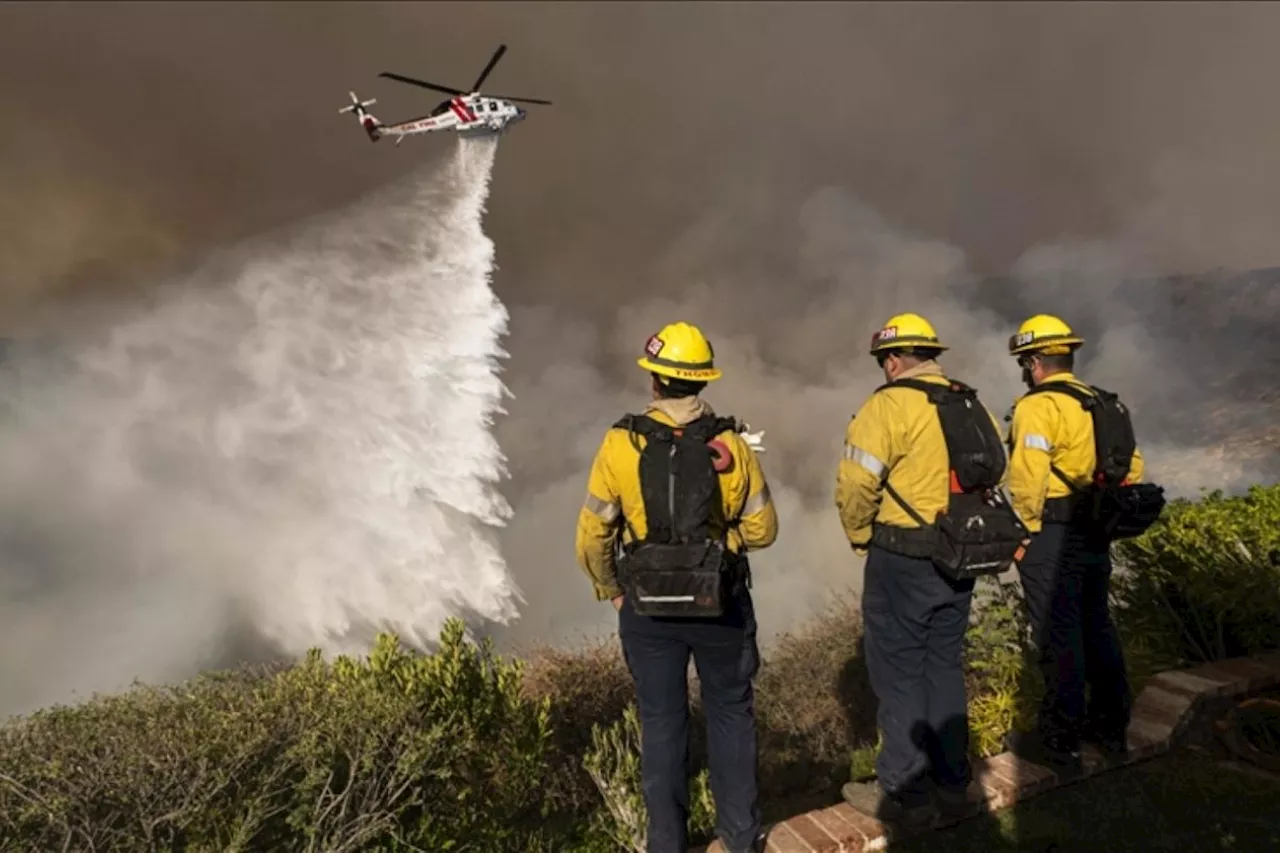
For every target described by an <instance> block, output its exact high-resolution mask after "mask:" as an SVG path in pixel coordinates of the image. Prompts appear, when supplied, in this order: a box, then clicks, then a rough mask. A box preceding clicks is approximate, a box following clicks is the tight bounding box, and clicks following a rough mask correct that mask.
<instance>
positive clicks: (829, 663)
mask: <svg viewBox="0 0 1280 853" xmlns="http://www.w3.org/2000/svg"><path fill="white" fill-rule="evenodd" d="M756 697H757V699H756V706H757V720H758V724H759V728H760V734H759V744H760V792H761V797H762V799H765V800H770V799H772V800H777V799H781V798H786V797H796V796H804V795H806V794H819V793H822V794H830V793H834V792H835V791H837V790H839V787H840V785H842V784H843V783H844V782H847V781H848V772H849V753H850V752H851V751H852V750H854V749H857V748H859V747H863V746H866V745H867V744H871V743H874V742H875V741H876V722H875V708H876V706H875V698H874V696H873V695H872V693H871V687H870V684H869V682H868V680H867V667H866V661H865V659H864V658H863V653H862V613H861V609H860V605H859V601H858V598H857V596H855V595H854V594H852V593H851V592H845V593H843V594H841V595H837V596H835V597H834V598H833V599H832V601H831V603H830V604H829V605H828V607H827V609H826V610H825V611H824V612H822V613H820V614H818V615H817V616H816V617H814V618H813V619H811V620H810V621H809V622H808V623H806V624H805V625H803V626H802V627H801V628H799V629H798V630H796V631H793V632H790V633H786V634H782V635H781V636H779V637H778V639H777V640H776V641H775V643H774V644H773V646H772V648H769V649H767V650H766V653H765V654H764V655H763V662H762V663H761V666H760V674H759V676H758V677H757V679H756Z"/></svg>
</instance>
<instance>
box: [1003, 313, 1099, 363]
mask: <svg viewBox="0 0 1280 853" xmlns="http://www.w3.org/2000/svg"><path fill="white" fill-rule="evenodd" d="M1083 343H1084V338H1079V337H1076V333H1075V332H1073V331H1071V327H1070V326H1068V325H1067V324H1066V323H1065V322H1064V321H1063V320H1062V319H1060V318H1058V317H1055V316H1053V315H1052V314H1037V315H1035V316H1034V317H1030V318H1028V319H1027V320H1026V321H1024V322H1023V324H1022V325H1021V326H1019V327H1018V331H1017V332H1016V333H1014V335H1013V336H1012V337H1010V338H1009V355H1022V354H1023V353H1028V352H1034V353H1039V354H1041V355H1066V354H1067V353H1069V352H1071V351H1072V350H1074V349H1075V348H1076V347H1078V346H1080V345H1081V344H1083Z"/></svg>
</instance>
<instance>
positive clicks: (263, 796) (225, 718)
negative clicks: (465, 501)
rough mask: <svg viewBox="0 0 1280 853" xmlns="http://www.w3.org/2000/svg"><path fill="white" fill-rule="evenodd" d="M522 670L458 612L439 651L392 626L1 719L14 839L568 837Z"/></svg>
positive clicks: (453, 843) (384, 842) (55, 846)
mask: <svg viewBox="0 0 1280 853" xmlns="http://www.w3.org/2000/svg"><path fill="white" fill-rule="evenodd" d="M521 670H522V665H521V664H520V662H518V661H512V662H507V661H503V660H500V659H498V658H496V657H495V656H494V655H493V653H492V650H491V649H490V648H489V647H488V645H487V644H485V645H483V646H480V647H478V648H477V647H474V646H473V645H471V644H470V643H468V642H466V641H465V639H464V637H463V627H462V624H461V623H460V622H458V621H456V620H455V621H453V622H451V623H450V624H449V625H448V626H447V627H446V628H445V630H444V632H443V634H442V635H441V638H440V648H439V650H438V651H437V652H436V653H434V654H432V655H429V656H421V655H416V654H411V653H409V652H406V651H404V650H403V649H401V648H400V647H399V646H398V645H397V643H396V640H395V639H394V638H393V637H390V636H385V635H384V636H381V637H379V639H378V643H377V646H376V648H375V649H374V650H373V652H372V653H371V654H370V655H369V657H368V659H367V660H354V659H351V658H345V657H344V658H339V659H337V660H336V661H334V662H333V663H332V664H327V663H325V662H324V661H323V660H321V658H320V656H319V655H318V654H317V653H313V654H311V655H309V656H308V657H307V658H306V659H305V660H304V661H303V662H302V663H300V664H299V665H298V666H295V667H292V668H290V669H288V670H285V671H283V672H278V673H275V674H268V675H251V674H247V673H241V674H236V675H233V676H205V677H202V678H199V679H196V680H195V681H193V682H191V683H189V684H186V685H183V686H180V687H175V688H168V689H155V688H149V687H138V688H135V689H134V690H132V691H130V692H128V693H125V694H123V695H120V696H116V697H110V698H103V699H96V700H95V701H92V702H89V703H87V704H84V705H80V706H78V707H71V708H66V707H59V708H53V709H50V710H45V711H41V712H37V713H36V714H34V715H32V716H31V717H29V718H26V719H22V720H19V721H17V722H15V723H12V724H10V725H8V726H6V727H5V728H4V729H3V730H2V733H0V766H3V768H4V770H3V776H0V783H2V784H0V837H3V838H6V839H9V840H10V842H9V843H10V844H11V845H13V847H18V848H19V849H25V850H61V849H83V850H94V849H98V850H105V849H111V850H119V851H133V850H138V851H143V850H161V849H163V850H175V849H176V850H183V849H190V850H215V849H216V850H224V851H226V850H231V851H235V850H280V851H293V850H298V851H302V850H308V851H310V850H325V851H334V853H336V851H354V850H370V849H381V850H387V851H391V850H414V849H417V850H424V849H425V850H450V849H462V848H464V847H465V848H468V849H483V850H512V851H528V850H540V849H550V847H549V845H550V843H551V839H549V838H548V837H546V835H545V832H544V830H543V829H542V827H541V823H542V818H543V817H544V814H545V811H546V810H545V802H544V795H543V791H542V787H541V781H542V777H543V775H544V773H545V770H546V759H547V755H548V752H549V748H550V742H551V741H550V739H551V730H550V725H549V720H548V708H547V705H546V703H537V702H531V701H529V700H527V699H526V698H524V697H523V696H522V695H521V692H520V687H521ZM495 816H500V817H495ZM13 847H9V848H8V849H13ZM557 849H560V848H557Z"/></svg>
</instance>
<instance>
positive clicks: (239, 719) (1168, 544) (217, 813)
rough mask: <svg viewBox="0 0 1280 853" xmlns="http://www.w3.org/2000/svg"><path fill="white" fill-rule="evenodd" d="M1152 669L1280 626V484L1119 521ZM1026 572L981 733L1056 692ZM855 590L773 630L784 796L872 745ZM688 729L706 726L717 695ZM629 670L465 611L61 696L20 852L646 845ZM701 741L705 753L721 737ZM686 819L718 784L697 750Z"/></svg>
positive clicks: (995, 652)
mask: <svg viewBox="0 0 1280 853" xmlns="http://www.w3.org/2000/svg"><path fill="white" fill-rule="evenodd" d="M1116 557H1117V560H1118V561H1119V562H1120V563H1121V564H1122V565H1124V567H1125V571H1124V572H1123V573H1121V574H1119V575H1118V576H1117V579H1116V585H1115V604H1116V612H1117V614H1118V618H1119V620H1120V623H1121V631H1122V634H1123V636H1124V642H1125V646H1126V651H1127V653H1128V655H1129V663H1130V668H1131V670H1132V671H1133V674H1134V678H1135V681H1136V682H1138V683H1139V684H1140V682H1141V680H1142V679H1143V678H1144V677H1145V676H1146V675H1148V674H1150V673H1151V672H1154V671H1155V670H1157V669H1162V668H1166V667H1170V666H1177V665H1180V664H1182V663H1184V662H1187V661H1193V660H1206V659H1217V658H1221V657H1229V656H1235V655H1239V654H1247V653H1251V652H1253V651H1257V650H1261V649H1266V648H1276V647H1280V623H1277V621H1276V619H1275V614H1276V612H1280V486H1272V487H1268V488H1261V487H1259V488H1255V489H1253V490H1252V491H1251V492H1250V493H1249V494H1248V495H1246V496H1242V497H1236V498H1225V497H1222V496H1221V495H1217V494H1213V495H1208V496H1206V497H1204V498H1202V499H1201V500H1200V501H1196V502H1187V501H1178V502H1174V503H1173V504H1171V505H1170V508H1169V510H1168V512H1167V517H1166V518H1165V519H1164V520H1163V521H1162V522H1161V523H1160V524H1159V525H1157V527H1155V528H1153V530H1152V531H1150V532H1149V533H1148V535H1146V536H1144V537H1142V538H1140V539H1136V540H1130V541H1127V542H1124V543H1118V544H1117V546H1116ZM1027 634H1028V632H1027V624H1026V618H1025V613H1024V610H1023V608H1022V603H1021V596H1020V594H1019V591H1018V588H1017V586H1016V584H1013V583H1010V584H1000V583H997V582H996V581H994V580H990V579H988V580H984V581H983V582H982V583H981V586H980V595H979V600H978V602H977V604H976V606H975V612H974V618H973V623H972V626H971V629H970V632H969V634H968V638H967V641H966V672H967V677H968V685H969V689H970V716H971V721H970V724H971V730H972V734H973V737H972V742H971V743H972V749H973V751H974V753H975V754H979V755H981V754H989V753H990V752H992V751H995V750H996V749H997V748H998V742H999V738H1000V736H1001V735H1002V734H1003V733H1004V732H1005V731H1006V730H1007V729H1008V728H1009V727H1011V726H1019V727H1021V726H1023V725H1025V724H1026V723H1027V722H1029V720H1030V711H1031V709H1032V708H1033V707H1034V704H1035V702H1036V699H1037V689H1038V685H1037V684H1036V678H1035V676H1034V674H1033V670H1032V669H1031V668H1029V667H1028V665H1027V664H1028V660H1029V657H1028V655H1029V650H1028V647H1027ZM860 637H861V631H860V619H859V608H858V604H857V600H856V599H855V598H853V597H852V596H850V595H844V596H840V597H837V598H835V599H833V601H832V603H831V605H830V607H829V608H828V610H827V611H826V612H825V613H823V614H821V615H819V616H818V617H816V618H815V619H814V620H812V621H811V622H810V623H809V624H808V625H806V626H805V627H803V628H802V629H801V630H798V631H796V632H794V633H792V634H789V635H786V636H783V637H781V638H780V639H779V640H777V641H776V642H775V643H774V644H772V646H771V647H770V648H767V649H765V650H764V662H763V664H762V667H761V671H760V674H759V678H758V682H757V695H758V701H757V716H758V721H759V726H760V746H761V756H760V762H761V791H762V795H763V799H764V806H765V808H766V811H767V813H768V814H769V816H771V817H781V816H784V815H785V814H786V813H789V812H793V811H795V810H799V809H804V808H809V807H811V806H813V805H818V804H821V803H823V802H829V801H831V799H832V798H833V797H834V796H835V791H836V789H837V788H838V786H839V785H840V784H841V783H842V782H843V781H845V780H847V779H848V778H849V777H850V775H851V774H861V773H864V772H866V771H867V769H868V768H869V766H870V764H871V761H872V759H873V758H874V752H875V745H876V732H875V726H874V713H875V700H874V697H873V696H872V694H871V692H870V690H869V689H868V686H867V681H866V671H865V666H864V664H863V658H862V653H861V648H860ZM691 694H692V695H693V696H694V697H695V703H694V704H695V712H694V713H695V724H694V726H693V728H692V731H693V732H694V733H695V736H697V737H699V738H700V736H701V730H700V729H701V726H700V724H701V715H700V713H699V712H698V710H697V707H696V705H697V703H696V696H697V689H696V681H695V683H694V685H693V689H692V690H691ZM632 700H633V689H632V685H631V680H630V677H629V675H628V674H627V671H626V668H625V666H624V664H623V662H622V659H621V656H620V654H619V652H618V648H617V643H616V641H610V642H606V643H602V644H600V645H598V646H595V647H592V648H588V649H586V650H580V651H574V652H567V651H563V650H555V649H541V650H538V651H537V652H536V653H534V654H532V655H530V656H529V660H528V662H527V663H526V662H525V661H522V660H519V659H504V658H502V657H500V656H498V655H496V654H495V653H494V652H493V650H492V648H491V647H490V646H488V644H481V645H480V646H478V647H477V646H475V645H473V644H471V643H469V642H467V641H466V640H465V639H464V637H463V633H462V626H461V624H460V623H451V625H450V626H449V628H448V629H447V630H446V632H445V634H444V635H442V637H441V642H440V647H439V648H438V649H437V650H436V651H435V652H433V653H432V654H429V655H420V654H416V653H413V652H409V651H406V650H404V649H401V648H399V647H398V646H397V644H396V643H395V641H394V638H391V637H384V638H382V640H381V641H380V643H379V645H378V647H377V648H376V649H375V650H374V651H373V653H372V654H371V655H370V656H369V657H368V658H367V659H360V660H352V659H341V660H338V661H335V662H332V663H325V662H323V661H321V660H320V659H319V658H318V656H315V655H313V656H311V657H309V658H308V659H307V660H306V661H303V662H302V663H300V664H298V665H297V666H295V667H291V668H287V669H283V670H278V671H258V672H250V671H245V672H240V673H231V674H208V675H205V676H202V677H201V678H198V679H195V680H193V681H191V682H188V683H186V684H183V685H178V686H175V687H172V688H159V689H158V688H150V687H137V688H135V689H134V690H132V691H129V692H127V693H124V694H121V695H119V696H114V697H104V698H99V699H95V700H94V701H92V702H88V703H84V704H82V705H78V706H73V707H61V708H51V709H47V710H44V711H41V712H39V713H36V714H33V715H31V716H30V717H27V718H23V719H19V720H15V721H13V722H11V723H9V724H8V725H6V726H4V727H3V728H0V851H19V850H20V851H47V850H62V849H77V850H106V849H111V850H121V851H153V850H191V851H196V850H202V851H203V850H213V849H217V850H222V851H236V850H240V851H249V850H261V849H272V850H280V851H310V850H320V849H323V850H350V851H356V850H362V851H363V850H380V851H411V850H424V849H430V850H446V849H464V848H465V849H474V850H485V851H489V850H492V851H513V853H514V851H521V853H537V851H553V850H554V851H557V853H606V851H617V850H642V849H643V846H642V834H643V802H642V800H641V799H640V796H639V793H638V792H639V778H638V776H639V762H638V760H637V756H636V747H637V742H638V736H639V726H638V723H637V721H636V718H635V716H634V706H633V704H632ZM703 752H704V750H703V749H702V744H701V743H700V742H699V743H696V744H695V747H694V752H693V754H694V756H695V757H697V756H701V755H702V754H703ZM695 773H696V774H697V775H696V777H695V779H694V808H693V814H692V815H691V819H690V824H691V829H692V830H693V832H694V835H695V837H704V838H705V837H706V835H707V833H708V831H709V830H710V828H711V826H712V825H713V821H714V804H713V802H712V800H711V797H710V792H709V790H708V788H707V784H706V774H705V770H704V768H702V767H700V766H699V767H696V768H695Z"/></svg>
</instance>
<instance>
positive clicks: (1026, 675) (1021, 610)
mask: <svg viewBox="0 0 1280 853" xmlns="http://www.w3.org/2000/svg"><path fill="white" fill-rule="evenodd" d="M964 659H965V687H966V689H967V692H968V697H969V750H970V752H971V753H972V754H973V755H975V756H977V757H985V756H988V755H994V754H996V753H998V752H1000V751H1002V750H1003V746H1002V745H1001V742H1002V740H1003V738H1004V735H1005V733H1006V732H1008V731H1009V730H1010V729H1014V728H1017V729H1027V728H1029V727H1030V726H1031V724H1032V723H1033V722H1034V717H1035V708H1036V705H1037V703H1038V702H1039V700H1040V695H1041V694H1042V692H1043V687H1042V685H1041V682H1040V671H1039V669H1038V668H1037V667H1036V665H1035V653H1034V650H1033V649H1032V644H1031V622H1030V619H1029V617H1028V616H1027V610H1026V605H1025V603H1024V600H1023V597H1022V587H1021V586H1020V585H1019V584H1018V583H1017V582H1016V581H1009V582H1005V581H1001V580H1000V579H999V578H997V577H984V578H980V579H979V580H978V582H977V584H976V585H975V587H974V603H973V612H972V614H971V616H970V623H969V630H968V632H967V633H966V634H965V655H964Z"/></svg>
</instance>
